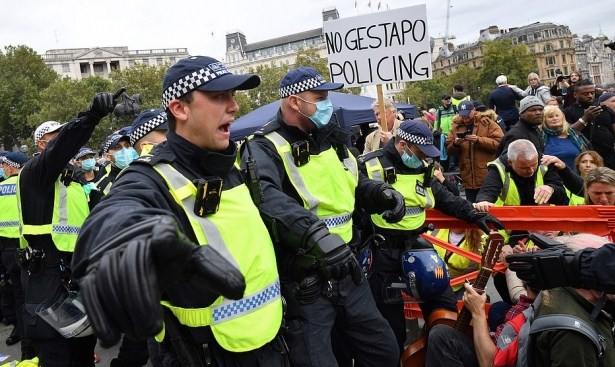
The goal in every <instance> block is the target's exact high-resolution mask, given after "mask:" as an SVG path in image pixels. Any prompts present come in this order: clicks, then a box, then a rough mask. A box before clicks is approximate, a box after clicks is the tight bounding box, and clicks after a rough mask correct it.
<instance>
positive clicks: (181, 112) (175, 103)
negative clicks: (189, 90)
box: [167, 99, 188, 121]
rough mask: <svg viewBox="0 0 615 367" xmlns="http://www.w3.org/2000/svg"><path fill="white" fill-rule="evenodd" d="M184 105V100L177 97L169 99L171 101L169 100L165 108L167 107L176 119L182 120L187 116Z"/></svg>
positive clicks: (185, 104)
mask: <svg viewBox="0 0 615 367" xmlns="http://www.w3.org/2000/svg"><path fill="white" fill-rule="evenodd" d="M186 106H187V103H186V102H184V101H182V100H179V99H173V100H171V102H169V107H167V108H168V109H169V111H171V113H172V114H173V116H175V119H176V120H182V121H183V120H186V119H187V117H188V114H187V112H186Z"/></svg>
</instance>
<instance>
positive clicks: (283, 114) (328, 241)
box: [242, 67, 403, 366]
mask: <svg viewBox="0 0 615 367" xmlns="http://www.w3.org/2000/svg"><path fill="white" fill-rule="evenodd" d="M342 86H343V84H339V83H330V82H327V81H326V80H325V79H324V78H323V77H322V75H320V74H319V73H318V72H317V71H316V70H315V69H313V68H309V67H299V68H296V69H293V70H291V71H289V72H288V73H286V75H285V76H284V78H283V79H282V80H281V82H280V90H279V92H280V97H281V98H282V100H281V107H280V110H279V112H278V114H277V116H276V117H274V118H273V119H271V120H270V121H269V122H268V123H267V124H266V125H265V126H263V128H262V129H261V130H259V131H258V132H256V133H255V136H254V138H253V139H252V140H250V141H249V143H248V146H247V147H246V148H245V149H243V151H242V161H243V164H244V166H246V167H247V166H248V165H249V163H250V162H251V161H252V160H253V161H254V162H256V163H257V165H258V173H259V177H260V184H261V185H262V189H263V199H262V203H260V205H259V210H260V212H261V215H262V216H263V219H265V222H266V223H268V226H269V231H270V233H271V235H272V237H273V239H274V241H275V243H276V257H277V260H278V264H279V268H280V275H281V278H282V294H283V296H284V298H285V299H286V301H287V303H288V310H287V316H286V321H287V329H286V332H285V334H284V335H285V339H286V341H287V343H288V346H289V349H290V354H291V360H292V362H293V364H294V365H295V366H335V365H337V363H336V360H335V357H334V354H333V350H332V347H331V331H332V329H333V325H334V323H335V321H336V317H337V318H338V325H339V327H340V329H341V331H342V332H343V333H344V334H345V335H346V337H347V344H348V345H349V346H352V347H354V349H356V351H353V352H354V353H353V354H354V356H355V358H356V360H357V361H358V362H360V363H362V364H365V365H378V366H394V365H397V364H398V363H399V362H398V359H397V355H396V354H397V351H396V348H395V344H394V343H395V341H394V340H395V339H394V336H393V333H392V332H391V329H390V328H389V327H388V325H387V323H386V321H385V320H384V319H383V318H382V316H381V315H380V314H379V313H378V311H377V309H376V305H375V303H374V301H373V298H372V297H371V296H370V294H369V286H368V285H367V282H365V281H363V280H364V277H363V275H362V272H361V270H360V268H359V265H358V263H357V260H356V258H355V257H354V255H353V253H352V251H351V248H350V246H349V245H353V244H355V243H357V242H358V240H359V239H358V236H356V235H353V227H352V212H353V210H354V208H355V201H356V204H357V205H358V206H360V207H363V208H365V209H366V210H368V211H369V212H376V213H383V212H385V211H386V212H385V215H384V217H385V218H386V219H387V220H389V221H392V222H394V221H398V220H400V219H401V217H402V216H403V199H402V198H401V195H399V193H398V192H396V191H395V190H393V189H392V188H391V187H390V186H389V185H387V184H384V183H377V182H374V181H371V180H369V179H367V178H366V177H365V176H364V175H363V174H361V173H360V172H358V169H357V162H356V160H355V159H354V157H353V156H352V154H349V152H348V149H347V148H346V146H345V145H344V144H345V142H346V141H348V139H347V138H348V136H347V134H346V133H345V132H344V130H342V129H341V128H340V127H339V125H338V124H337V123H335V122H334V121H330V120H331V118H332V113H333V106H332V105H331V100H330V99H329V98H328V91H330V90H335V89H339V88H341V87H342ZM355 199H356V200H355ZM336 327H337V326H336Z"/></svg>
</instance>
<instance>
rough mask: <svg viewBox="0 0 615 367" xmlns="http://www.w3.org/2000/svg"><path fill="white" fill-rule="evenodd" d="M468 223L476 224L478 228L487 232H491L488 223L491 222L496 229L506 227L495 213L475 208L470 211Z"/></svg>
mask: <svg viewBox="0 0 615 367" xmlns="http://www.w3.org/2000/svg"><path fill="white" fill-rule="evenodd" d="M468 223H472V224H476V225H477V226H478V228H480V229H481V230H483V232H485V233H486V234H489V233H490V232H491V230H490V229H489V226H488V225H487V224H489V223H491V224H492V225H493V226H494V227H495V228H496V229H504V225H503V224H502V222H500V221H499V220H498V219H497V218H496V217H494V216H493V215H491V214H489V213H486V212H479V211H477V210H473V211H472V212H471V213H470V217H469V219H468Z"/></svg>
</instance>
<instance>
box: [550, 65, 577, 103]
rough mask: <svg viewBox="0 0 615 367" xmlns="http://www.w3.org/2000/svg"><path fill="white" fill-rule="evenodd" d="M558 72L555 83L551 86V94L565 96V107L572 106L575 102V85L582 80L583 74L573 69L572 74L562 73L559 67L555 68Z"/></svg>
mask: <svg viewBox="0 0 615 367" xmlns="http://www.w3.org/2000/svg"><path fill="white" fill-rule="evenodd" d="M555 73H556V74H559V75H558V76H557V78H556V79H555V84H553V86H552V87H551V90H550V92H551V95H552V96H556V97H560V96H561V97H563V100H564V108H566V107H568V106H570V105H571V104H573V103H574V102H575V96H574V85H575V84H576V82H578V81H579V80H581V74H580V73H578V72H576V71H573V72H572V73H570V75H568V76H565V75H562V74H561V71H560V70H559V69H557V70H555Z"/></svg>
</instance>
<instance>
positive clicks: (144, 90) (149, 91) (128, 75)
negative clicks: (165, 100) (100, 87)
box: [110, 63, 169, 109]
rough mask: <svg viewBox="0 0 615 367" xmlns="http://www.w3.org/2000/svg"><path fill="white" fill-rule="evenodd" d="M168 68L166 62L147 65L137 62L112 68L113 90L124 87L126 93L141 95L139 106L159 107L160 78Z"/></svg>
mask: <svg viewBox="0 0 615 367" xmlns="http://www.w3.org/2000/svg"><path fill="white" fill-rule="evenodd" d="M168 68H169V65H168V64H164V65H160V66H153V65H152V66H149V65H145V64H141V63H137V64H135V65H134V66H133V67H130V68H126V69H123V70H120V69H117V70H114V71H113V72H112V73H111V75H110V78H111V81H112V82H113V86H112V87H113V90H114V91H115V90H117V89H119V88H121V87H126V93H128V94H129V95H133V94H135V93H139V94H140V95H141V100H142V103H141V108H143V109H146V108H160V107H161V101H160V98H161V96H162V79H163V78H164V74H165V73H166V72H167V69H168Z"/></svg>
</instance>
